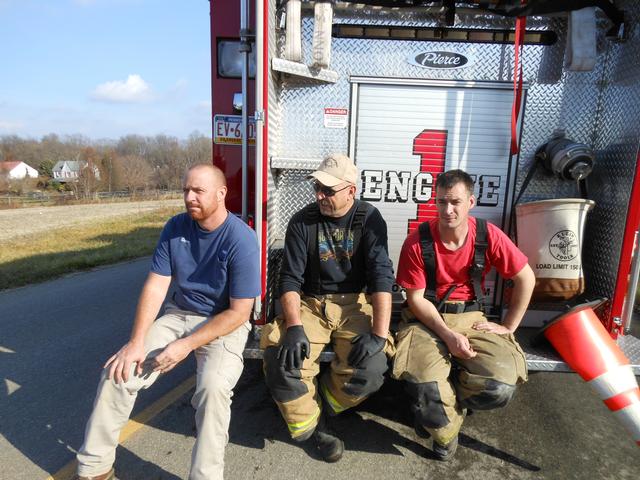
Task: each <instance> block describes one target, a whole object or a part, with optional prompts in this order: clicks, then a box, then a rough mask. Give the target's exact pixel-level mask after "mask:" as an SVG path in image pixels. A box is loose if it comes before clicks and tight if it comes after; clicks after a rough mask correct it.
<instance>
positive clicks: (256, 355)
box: [244, 328, 640, 375]
mask: <svg viewBox="0 0 640 480" xmlns="http://www.w3.org/2000/svg"><path fill="white" fill-rule="evenodd" d="M537 331H538V329H537V328H519V329H518V330H517V331H516V338H517V340H518V342H519V343H520V346H521V347H522V349H523V350H524V352H525V355H526V358H527V366H528V367H529V370H530V371H544V372H571V371H572V370H571V369H570V368H569V366H568V365H567V364H566V363H565V362H564V361H562V359H561V358H560V357H559V356H558V355H557V353H556V352H555V350H553V348H552V347H551V345H549V344H548V343H546V342H544V343H543V344H541V345H539V346H536V347H533V346H532V345H531V339H532V338H533V336H534V335H535V334H536V332H537ZM617 344H618V346H619V347H620V348H621V349H622V351H623V352H624V353H625V355H626V356H627V358H628V359H629V361H630V363H631V366H632V368H633V373H634V374H635V375H640V339H638V338H636V337H634V336H632V335H624V336H619V337H618V340H617ZM262 353H263V352H262V350H261V349H260V346H259V332H254V333H253V334H252V335H250V336H249V340H248V341H247V346H246V348H245V349H244V358H246V359H261V358H262ZM334 357H335V354H334V353H333V351H332V350H331V349H325V350H324V351H323V352H322V353H321V354H320V361H321V362H330V361H331V360H333V358H334Z"/></svg>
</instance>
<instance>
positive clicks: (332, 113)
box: [324, 108, 349, 128]
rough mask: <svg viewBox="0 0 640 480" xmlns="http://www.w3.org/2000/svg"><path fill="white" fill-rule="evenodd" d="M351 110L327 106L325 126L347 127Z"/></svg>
mask: <svg viewBox="0 0 640 480" xmlns="http://www.w3.org/2000/svg"><path fill="white" fill-rule="evenodd" d="M348 118H349V110H347V109H346V108H325V109H324V128H347V123H348Z"/></svg>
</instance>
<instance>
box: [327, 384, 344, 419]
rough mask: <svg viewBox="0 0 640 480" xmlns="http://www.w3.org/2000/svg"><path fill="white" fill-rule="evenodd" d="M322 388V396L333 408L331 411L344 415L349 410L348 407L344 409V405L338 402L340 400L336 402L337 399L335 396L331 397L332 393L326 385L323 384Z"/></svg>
mask: <svg viewBox="0 0 640 480" xmlns="http://www.w3.org/2000/svg"><path fill="white" fill-rule="evenodd" d="M320 388H321V389H322V396H323V397H324V399H325V400H326V402H327V403H328V404H329V406H330V407H331V410H333V412H334V413H342V412H344V411H345V410H346V409H347V408H349V407H348V406H347V407H343V406H342V405H340V402H338V400H336V398H335V397H334V396H333V395H331V392H330V391H329V389H328V388H327V386H326V385H325V384H323V383H321V384H320Z"/></svg>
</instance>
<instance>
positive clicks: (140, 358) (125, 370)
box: [102, 342, 145, 383]
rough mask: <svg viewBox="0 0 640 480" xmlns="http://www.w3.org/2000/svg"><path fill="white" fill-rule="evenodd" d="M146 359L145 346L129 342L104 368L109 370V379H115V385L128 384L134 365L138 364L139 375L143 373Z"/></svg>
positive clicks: (137, 371)
mask: <svg viewBox="0 0 640 480" xmlns="http://www.w3.org/2000/svg"><path fill="white" fill-rule="evenodd" d="M144 358H145V352H144V344H142V343H132V342H128V343H126V344H125V345H124V346H123V347H122V348H121V349H120V350H119V351H118V352H117V353H115V354H113V355H112V356H111V357H110V358H109V360H107V361H106V362H105V364H104V366H103V367H102V368H109V372H108V374H107V378H108V379H112V378H113V381H114V382H115V383H120V382H126V381H128V380H129V371H130V370H131V365H132V364H134V363H137V366H136V374H137V375H140V374H141V373H142V368H143V363H144Z"/></svg>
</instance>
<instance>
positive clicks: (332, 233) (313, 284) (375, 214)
mask: <svg viewBox="0 0 640 480" xmlns="http://www.w3.org/2000/svg"><path fill="white" fill-rule="evenodd" d="M308 178H309V179H310V180H312V185H313V189H314V191H315V197H316V201H315V202H314V203H311V204H309V205H307V206H306V207H304V208H303V209H302V210H300V211H298V212H297V213H296V214H294V215H293V217H292V218H291V220H290V221H289V225H288V227H287V233H286V238H285V245H284V258H283V262H282V267H281V270H280V278H279V288H280V295H281V296H280V303H281V306H282V314H281V315H280V316H278V317H277V318H276V319H275V320H274V322H273V323H270V324H268V325H266V326H265V327H264V329H263V331H262V338H261V346H262V348H264V349H265V352H264V370H265V377H266V382H267V385H268V387H269V389H270V390H271V394H272V395H273V398H274V400H275V402H276V403H277V405H278V407H279V408H280V412H281V413H282V416H283V417H284V419H285V421H286V423H287V426H288V428H289V433H290V434H291V437H292V438H293V439H294V440H296V441H300V442H302V441H305V440H309V441H311V442H313V443H314V444H315V446H316V448H317V450H318V453H319V454H320V456H321V457H322V458H323V460H325V461H327V462H336V461H338V460H339V459H340V458H341V457H342V453H343V450H344V444H343V442H342V440H340V439H339V438H337V437H336V436H335V435H333V434H332V433H330V432H329V430H328V428H327V426H326V419H325V416H326V415H329V416H334V415H337V414H339V413H340V412H342V411H344V410H346V409H348V408H350V407H353V406H355V405H357V404H359V403H360V402H362V401H363V400H364V399H365V398H367V397H368V396H369V395H371V394H372V393H374V392H375V391H376V390H378V389H379V388H380V387H381V386H382V382H383V375H384V373H385V372H386V370H387V356H392V355H393V352H394V346H393V340H392V337H391V336H390V335H389V321H390V316H391V287H392V285H393V283H394V277H393V268H392V265H391V260H390V259H389V255H388V248H387V226H386V223H385V222H384V220H383V218H382V216H381V215H380V212H379V211H378V210H377V209H376V208H375V207H373V206H372V205H370V204H368V203H366V202H363V201H360V200H356V198H355V194H356V183H357V182H358V169H357V168H356V166H355V165H354V164H353V162H352V161H351V159H350V158H349V157H348V156H346V155H343V154H332V155H329V156H328V157H326V158H325V159H324V160H323V161H322V163H321V164H320V166H319V168H318V169H317V170H316V171H315V172H313V173H312V174H311V175H309V177H308ZM327 344H331V345H332V347H333V351H334V352H335V359H334V360H333V361H332V362H331V365H330V368H329V369H327V370H326V372H325V373H324V374H323V375H322V376H321V377H320V378H318V379H317V378H316V377H317V376H318V373H319V371H320V362H319V356H320V352H322V350H323V349H324V347H325V346H326V345H327Z"/></svg>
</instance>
